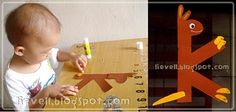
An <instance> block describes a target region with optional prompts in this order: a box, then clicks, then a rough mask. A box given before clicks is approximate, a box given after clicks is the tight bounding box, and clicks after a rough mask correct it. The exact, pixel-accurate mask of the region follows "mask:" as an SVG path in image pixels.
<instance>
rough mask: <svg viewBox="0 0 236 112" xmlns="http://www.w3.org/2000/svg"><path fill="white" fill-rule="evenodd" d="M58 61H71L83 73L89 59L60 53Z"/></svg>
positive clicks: (83, 56)
mask: <svg viewBox="0 0 236 112" xmlns="http://www.w3.org/2000/svg"><path fill="white" fill-rule="evenodd" d="M57 60H58V61H59V62H64V61H71V62H72V63H73V64H74V66H76V67H77V68H78V69H79V70H80V71H81V72H84V68H85V67H86V65H87V58H86V56H85V55H74V54H70V53H68V52H64V51H58V54H57Z"/></svg>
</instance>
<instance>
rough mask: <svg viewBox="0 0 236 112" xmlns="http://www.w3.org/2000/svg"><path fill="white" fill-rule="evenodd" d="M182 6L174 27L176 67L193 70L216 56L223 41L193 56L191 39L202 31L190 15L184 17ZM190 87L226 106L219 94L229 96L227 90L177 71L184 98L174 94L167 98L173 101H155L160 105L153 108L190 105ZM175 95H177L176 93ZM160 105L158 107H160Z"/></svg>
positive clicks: (188, 13)
mask: <svg viewBox="0 0 236 112" xmlns="http://www.w3.org/2000/svg"><path fill="white" fill-rule="evenodd" d="M183 12H184V8H183V5H179V7H178V14H177V24H178V26H177V27H178V67H180V66H185V65H188V66H194V65H197V64H199V63H201V62H203V61H205V60H206V59H208V58H210V57H212V56H214V55H216V54H217V53H219V52H221V51H222V50H223V49H224V48H225V44H226V41H225V40H224V38H223V37H222V36H218V37H217V38H216V39H214V40H212V41H210V42H209V43H207V44H206V45H204V46H202V47H201V48H199V49H197V50H195V51H193V52H192V36H195V35H198V34H200V33H201V32H202V31H203V26H202V24H201V23H200V22H199V21H196V20H193V19H189V20H188V18H189V16H190V14H191V11H190V10H189V11H187V12H186V13H184V14H183ZM192 87H195V88H197V89H198V90H201V91H202V92H204V93H206V94H207V95H209V96H211V97H212V98H215V99H218V100H220V101H223V102H225V103H227V102H228V100H227V98H226V97H225V96H223V95H221V94H230V90H229V89H227V88H222V87H221V86H220V85H218V84H217V83H215V82H213V81H212V80H210V79H208V78H206V77H204V76H203V75H201V74H200V73H198V72H196V71H194V70H193V69H192V68H191V69H183V70H178V92H180V91H183V92H184V93H185V94H184V96H182V95H180V94H177V96H178V95H180V96H178V97H177V96H175V95H176V93H173V94H171V95H169V96H175V97H172V100H170V99H169V98H168V97H169V96H166V97H164V98H161V99H160V100H158V101H156V102H159V103H154V104H153V106H155V105H159V104H162V103H166V102H170V101H174V100H176V98H179V99H177V102H192ZM178 92H177V93H178ZM160 102H161V103H160Z"/></svg>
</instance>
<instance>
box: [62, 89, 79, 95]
mask: <svg viewBox="0 0 236 112" xmlns="http://www.w3.org/2000/svg"><path fill="white" fill-rule="evenodd" d="M63 95H66V96H75V95H76V92H73V91H69V90H68V91H65V92H64V93H63Z"/></svg>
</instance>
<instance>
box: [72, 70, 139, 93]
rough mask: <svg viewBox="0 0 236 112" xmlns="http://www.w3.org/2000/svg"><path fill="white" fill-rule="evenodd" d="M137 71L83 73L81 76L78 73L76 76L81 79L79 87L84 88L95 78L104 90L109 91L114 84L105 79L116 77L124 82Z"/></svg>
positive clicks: (116, 79)
mask: <svg viewBox="0 0 236 112" xmlns="http://www.w3.org/2000/svg"><path fill="white" fill-rule="evenodd" d="M135 74H136V73H109V74H83V75H81V76H79V75H78V74H76V75H75V76H74V78H75V79H81V80H82V81H80V82H79V83H78V84H76V86H78V88H79V89H81V88H83V87H84V86H85V85H86V84H88V83H89V82H90V81H92V80H94V81H95V82H96V83H97V84H98V85H99V87H100V88H101V89H102V91H103V92H107V91H109V90H110V89H112V86H111V85H110V84H109V83H108V82H107V81H106V80H105V79H114V80H115V81H116V82H118V83H120V84H121V83H124V82H125V81H126V80H127V78H128V77H132V76H133V75H135Z"/></svg>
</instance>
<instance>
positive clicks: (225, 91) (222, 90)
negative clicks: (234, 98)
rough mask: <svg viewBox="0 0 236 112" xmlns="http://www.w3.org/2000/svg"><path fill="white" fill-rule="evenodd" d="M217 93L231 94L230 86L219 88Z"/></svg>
mask: <svg viewBox="0 0 236 112" xmlns="http://www.w3.org/2000/svg"><path fill="white" fill-rule="evenodd" d="M216 93H222V94H230V90H229V89H228V88H220V89H217V91H216Z"/></svg>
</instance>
